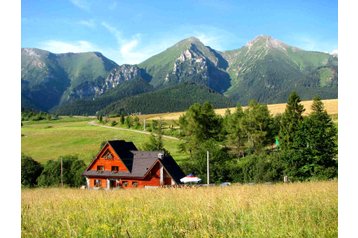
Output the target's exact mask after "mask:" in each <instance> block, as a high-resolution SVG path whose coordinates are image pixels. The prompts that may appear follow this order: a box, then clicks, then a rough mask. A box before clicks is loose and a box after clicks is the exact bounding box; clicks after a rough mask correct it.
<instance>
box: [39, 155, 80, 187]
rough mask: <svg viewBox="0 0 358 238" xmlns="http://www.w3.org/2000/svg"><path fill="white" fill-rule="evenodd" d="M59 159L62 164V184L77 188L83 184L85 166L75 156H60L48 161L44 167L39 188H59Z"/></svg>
mask: <svg viewBox="0 0 358 238" xmlns="http://www.w3.org/2000/svg"><path fill="white" fill-rule="evenodd" d="M61 159H62V164H63V166H62V167H63V184H64V185H67V186H70V187H79V186H81V185H84V184H85V178H84V177H82V176H81V175H82V173H83V171H84V170H85V169H86V164H85V163H84V162H83V160H79V159H78V157H77V156H72V155H67V156H61V157H60V158H58V159H57V160H49V161H47V163H46V164H45V166H44V170H43V171H42V173H41V175H40V177H39V178H38V185H39V186H44V187H48V186H59V185H61Z"/></svg>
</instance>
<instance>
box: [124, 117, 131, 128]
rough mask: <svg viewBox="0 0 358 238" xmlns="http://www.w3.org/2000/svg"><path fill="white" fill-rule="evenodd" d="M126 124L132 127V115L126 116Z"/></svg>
mask: <svg viewBox="0 0 358 238" xmlns="http://www.w3.org/2000/svg"><path fill="white" fill-rule="evenodd" d="M125 124H126V126H127V128H131V127H132V117H131V116H127V117H126V120H125Z"/></svg>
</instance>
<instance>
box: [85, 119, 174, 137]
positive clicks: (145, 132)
mask: <svg viewBox="0 0 358 238" xmlns="http://www.w3.org/2000/svg"><path fill="white" fill-rule="evenodd" d="M88 124H89V125H91V126H99V127H104V128H109V129H113V130H121V131H131V132H135V133H141V134H146V135H150V132H148V131H139V130H133V129H127V128H120V127H113V126H105V125H100V124H97V123H96V122H95V121H90V122H88ZM162 137H163V138H166V139H171V140H179V139H178V138H176V137H174V136H166V135H162Z"/></svg>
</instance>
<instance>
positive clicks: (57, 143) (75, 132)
mask: <svg viewBox="0 0 358 238" xmlns="http://www.w3.org/2000/svg"><path fill="white" fill-rule="evenodd" d="M95 120H96V119H95V118H88V117H61V118H60V119H59V120H51V121H37V122H31V121H26V122H23V126H22V128H21V152H22V153H24V154H26V155H29V156H31V157H32V158H33V159H35V160H37V161H39V162H41V163H43V162H46V161H47V160H50V159H57V158H58V157H59V156H61V155H78V156H79V158H80V159H83V160H84V161H85V162H90V161H91V160H92V159H93V158H94V156H96V154H97V153H98V151H99V149H100V144H101V142H102V141H107V140H114V139H118V140H126V141H132V142H133V143H134V144H135V145H136V146H137V148H138V149H140V148H141V147H142V146H143V144H144V143H145V142H147V141H148V140H149V136H150V135H148V134H143V133H138V132H135V131H127V130H118V129H114V128H118V126H116V127H113V128H112V127H111V128H105V127H99V126H94V125H90V124H89V122H91V121H95ZM163 142H164V147H165V148H166V149H167V150H168V151H169V152H170V153H171V155H172V156H173V158H174V159H175V160H176V161H178V162H179V163H180V161H182V160H183V159H185V155H183V154H181V153H179V152H178V144H179V142H180V141H179V140H175V139H168V138H163Z"/></svg>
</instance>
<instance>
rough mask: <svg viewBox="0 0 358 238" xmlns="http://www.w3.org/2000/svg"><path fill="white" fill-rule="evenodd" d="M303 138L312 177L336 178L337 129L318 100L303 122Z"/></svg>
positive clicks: (317, 99)
mask: <svg viewBox="0 0 358 238" xmlns="http://www.w3.org/2000/svg"><path fill="white" fill-rule="evenodd" d="M304 124H305V125H304V136H305V141H306V147H307V150H308V153H309V157H310V161H309V162H310V164H312V165H313V166H311V167H313V171H311V173H312V175H313V176H317V177H322V178H333V177H335V176H337V172H338V171H337V166H338V165H337V160H336V157H337V153H338V146H337V128H336V126H335V125H334V123H333V121H332V119H331V117H330V116H329V115H328V113H327V111H326V110H325V109H324V105H323V103H322V101H321V100H320V98H318V97H316V98H314V100H313V104H312V113H311V114H310V115H309V116H308V117H307V118H306V120H305V121H304Z"/></svg>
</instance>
